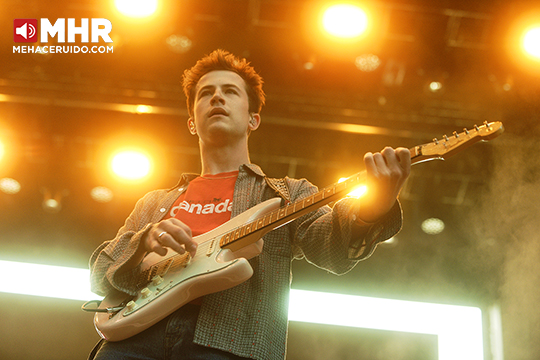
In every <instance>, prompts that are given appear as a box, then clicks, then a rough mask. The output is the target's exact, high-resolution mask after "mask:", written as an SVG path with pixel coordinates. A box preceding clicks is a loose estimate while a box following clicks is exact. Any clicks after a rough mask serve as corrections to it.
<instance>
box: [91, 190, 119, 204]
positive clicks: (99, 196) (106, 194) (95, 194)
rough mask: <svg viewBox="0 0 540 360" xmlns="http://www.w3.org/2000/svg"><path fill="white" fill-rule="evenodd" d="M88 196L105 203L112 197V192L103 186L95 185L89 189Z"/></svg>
mask: <svg viewBox="0 0 540 360" xmlns="http://www.w3.org/2000/svg"><path fill="white" fill-rule="evenodd" d="M90 196H91V197H92V199H94V200H95V201H97V202H99V203H107V202H110V201H111V200H112V199H113V192H112V190H111V189H109V188H106V187H104V186H96V187H95V188H93V189H92V190H91V191H90Z"/></svg>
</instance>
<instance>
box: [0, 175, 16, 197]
mask: <svg viewBox="0 0 540 360" xmlns="http://www.w3.org/2000/svg"><path fill="white" fill-rule="evenodd" d="M0 191H2V192H3V193H6V194H10V195H13V194H17V193H18V192H19V191H21V184H19V182H18V181H17V180H15V179H11V178H3V179H0Z"/></svg>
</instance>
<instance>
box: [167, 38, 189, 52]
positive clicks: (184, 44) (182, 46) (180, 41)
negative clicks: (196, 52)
mask: <svg viewBox="0 0 540 360" xmlns="http://www.w3.org/2000/svg"><path fill="white" fill-rule="evenodd" d="M165 42H166V43H167V46H168V47H169V49H170V50H171V51H172V52H175V53H177V54H184V53H187V52H188V51H189V50H191V47H192V46H193V41H191V39H190V38H189V37H187V36H185V35H174V34H173V35H171V36H169V37H168V38H167V40H165Z"/></svg>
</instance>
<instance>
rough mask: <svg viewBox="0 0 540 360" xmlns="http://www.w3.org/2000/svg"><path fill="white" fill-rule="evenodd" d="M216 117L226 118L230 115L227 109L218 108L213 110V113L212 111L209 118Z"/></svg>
mask: <svg viewBox="0 0 540 360" xmlns="http://www.w3.org/2000/svg"><path fill="white" fill-rule="evenodd" d="M215 115H225V116H227V115H229V114H227V112H226V111H225V109H223V108H220V107H217V108H213V109H212V111H210V114H209V115H208V117H212V116H215Z"/></svg>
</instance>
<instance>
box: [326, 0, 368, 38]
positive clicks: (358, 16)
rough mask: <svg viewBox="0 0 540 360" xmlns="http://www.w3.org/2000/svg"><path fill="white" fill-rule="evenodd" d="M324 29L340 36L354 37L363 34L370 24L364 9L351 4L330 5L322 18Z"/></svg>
mask: <svg viewBox="0 0 540 360" xmlns="http://www.w3.org/2000/svg"><path fill="white" fill-rule="evenodd" d="M322 25H323V27H324V29H325V30H326V31H327V32H328V33H329V34H330V35H333V36H335V37H338V38H343V39H352V38H356V37H358V36H360V35H362V34H363V33H364V32H365V31H366V29H367V26H368V17H367V15H366V13H365V12H364V10H362V9H361V8H359V7H358V6H355V5H351V4H338V5H333V6H330V7H329V8H328V9H326V11H325V12H324V15H323V18H322Z"/></svg>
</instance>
